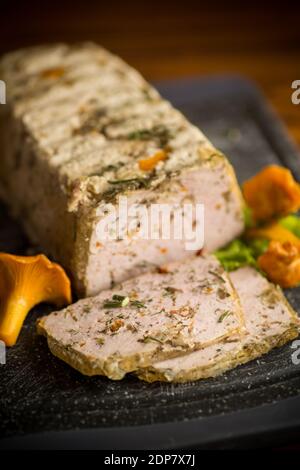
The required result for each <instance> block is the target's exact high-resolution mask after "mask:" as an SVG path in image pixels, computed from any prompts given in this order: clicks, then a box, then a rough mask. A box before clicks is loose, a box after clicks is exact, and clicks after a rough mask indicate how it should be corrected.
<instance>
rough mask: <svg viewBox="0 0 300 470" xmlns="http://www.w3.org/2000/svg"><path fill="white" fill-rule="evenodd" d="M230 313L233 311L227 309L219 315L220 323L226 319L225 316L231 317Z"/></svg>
mask: <svg viewBox="0 0 300 470" xmlns="http://www.w3.org/2000/svg"><path fill="white" fill-rule="evenodd" d="M230 315H232V312H230V311H229V310H226V311H225V312H223V313H222V315H221V316H220V317H219V319H218V323H222V321H223V320H225V318H227V317H229V316H230Z"/></svg>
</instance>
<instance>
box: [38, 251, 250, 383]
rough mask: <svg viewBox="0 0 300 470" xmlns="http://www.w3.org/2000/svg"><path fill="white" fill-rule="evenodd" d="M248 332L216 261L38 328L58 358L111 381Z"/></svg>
mask: <svg viewBox="0 0 300 470" xmlns="http://www.w3.org/2000/svg"><path fill="white" fill-rule="evenodd" d="M242 327H243V318H242V313H241V308H240V303H239V299H238V297H237V295H236V293H235V290H234V289H233V287H232V284H231V282H230V279H229V276H228V275H227V273H226V272H225V271H224V269H223V268H222V267H221V266H220V264H219V262H218V261H217V260H216V258H215V257H213V256H208V257H195V258H194V259H193V260H191V261H189V262H187V263H182V264H181V263H174V264H170V265H168V266H167V267H165V268H164V269H163V272H160V273H148V274H144V275H142V276H139V277H138V278H135V279H132V280H129V281H126V282H124V283H123V284H122V285H120V286H118V287H116V288H114V289H113V290H108V291H103V292H101V293H100V294H99V295H98V296H96V297H94V298H89V299H83V300H80V301H79V302H77V303H75V304H73V305H71V306H69V307H68V308H66V309H64V310H62V311H60V312H54V313H52V314H50V315H48V316H46V317H43V318H42V319H40V320H39V321H38V332H39V333H40V334H43V335H45V336H46V337H47V340H48V345H49V348H50V350H51V351H52V353H53V354H54V355H56V356H58V357H59V358H60V359H63V360H64V361H66V362H67V363H68V364H70V365H71V366H72V367H74V368H75V369H78V370H79V371H80V372H82V373H83V374H86V375H97V374H98V375H106V376H108V377H109V378H111V379H121V378H123V377H124V375H125V374H126V373H127V372H130V371H133V370H135V369H137V368H140V367H146V366H148V365H150V364H151V363H153V362H155V361H157V360H161V359H165V358H169V357H174V356H178V355H181V354H185V353H186V352H187V351H193V350H196V349H199V348H200V347H204V346H206V345H209V344H213V343H215V342H218V341H220V340H221V339H224V338H227V337H228V336H231V335H233V334H238V333H239V332H240V331H241V329H242Z"/></svg>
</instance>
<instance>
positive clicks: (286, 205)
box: [243, 165, 300, 221]
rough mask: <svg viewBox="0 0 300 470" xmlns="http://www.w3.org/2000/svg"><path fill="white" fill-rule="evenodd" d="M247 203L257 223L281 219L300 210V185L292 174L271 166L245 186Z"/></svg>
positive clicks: (244, 192)
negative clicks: (276, 218)
mask: <svg viewBox="0 0 300 470" xmlns="http://www.w3.org/2000/svg"><path fill="white" fill-rule="evenodd" d="M243 194H244V198H245V201H246V203H247V204H248V206H249V207H250V209H251V210H252V215H253V218H254V219H255V220H256V221H263V220H268V219H271V218H273V217H280V216H283V215H287V214H289V213H291V212H296V211H297V210H298V209H299V208H300V185H299V184H298V183H297V182H296V181H295V180H294V178H293V176H292V174H291V172H290V171H289V170H288V169H286V168H282V167H280V166H277V165H270V166H267V167H266V168H264V169H263V170H262V171H260V172H259V173H258V174H257V175H255V176H253V178H250V179H249V180H248V181H246V182H245V183H244V185H243Z"/></svg>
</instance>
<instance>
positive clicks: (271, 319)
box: [138, 267, 300, 382]
mask: <svg viewBox="0 0 300 470" xmlns="http://www.w3.org/2000/svg"><path fill="white" fill-rule="evenodd" d="M230 278H231V280H232V283H233V285H234V287H235V289H236V290H237V293H238V295H239V297H240V301H241V305H242V309H243V313H244V318H245V327H246V332H245V334H244V335H242V336H237V337H234V336H233V337H229V338H226V339H225V340H222V341H220V342H219V343H215V344H213V345H210V346H208V347H206V348H204V349H201V350H199V351H196V352H192V353H191V354H187V355H184V356H181V357H178V358H176V359H170V360H166V361H161V362H158V363H156V364H153V365H152V366H151V367H149V368H145V369H141V370H140V371H139V372H138V376H139V378H140V379H143V380H146V381H148V382H154V381H156V380H160V381H168V382H187V381H192V380H199V379H204V378H208V377H214V376H216V375H219V374H221V373H223V372H225V371H226V370H229V369H232V368H234V367H236V366H237V365H239V364H243V363H245V362H248V361H250V360H252V359H255V358H256V357H259V356H261V355H262V354H264V353H267V352H268V351H270V350H271V349H272V348H274V347H278V346H281V345H283V344H285V343H286V342H288V341H290V340H292V339H294V338H296V337H297V336H298V334H299V328H300V323H299V319H298V317H297V314H296V312H294V310H293V309H292V307H291V306H290V305H289V303H288V302H287V300H286V298H285V297H284V295H283V293H282V292H281V290H280V288H279V287H276V286H275V285H273V284H271V283H269V282H268V281H267V279H266V278H264V277H263V276H262V275H261V274H259V273H258V272H257V271H255V270H254V269H253V268H250V267H245V268H240V269H238V270H237V271H235V272H233V273H231V274H230Z"/></svg>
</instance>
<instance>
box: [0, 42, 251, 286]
mask: <svg viewBox="0 0 300 470" xmlns="http://www.w3.org/2000/svg"><path fill="white" fill-rule="evenodd" d="M0 77H1V79H3V80H4V81H5V82H6V85H7V105H6V106H1V107H0V113H1V114H0V158H1V164H0V194H1V197H2V198H3V199H4V200H5V201H6V202H7V204H8V205H9V207H10V208H11V212H12V214H13V215H14V216H17V217H19V218H20V220H21V222H22V223H23V225H24V227H25V229H26V231H27V233H28V235H29V236H30V237H31V239H32V240H33V241H34V242H37V243H38V245H39V246H40V247H41V248H42V249H43V250H44V251H46V252H47V253H48V254H49V255H51V256H52V257H54V258H55V259H56V260H57V261H59V262H61V263H62V264H63V265H64V266H65V267H66V268H67V269H68V270H69V272H70V273H71V274H72V276H73V280H74V281H75V286H76V288H77V290H78V292H79V293H80V294H81V295H92V294H96V293H97V292H99V291H100V290H101V289H104V288H106V289H107V288H109V287H110V286H112V285H113V284H114V283H117V282H121V281H123V280H125V279H127V278H130V277H133V276H136V275H138V274H140V273H142V272H145V271H148V270H149V269H150V268H151V267H153V265H161V264H164V263H167V262H170V261H177V260H180V259H184V258H185V257H186V256H187V255H191V254H192V251H187V250H186V244H185V240H184V239H183V240H174V239H170V240H164V239H159V240H144V239H142V238H140V239H139V238H138V237H136V238H137V239H135V237H133V236H132V233H128V234H127V236H126V237H125V239H120V238H119V239H116V240H106V241H105V243H101V242H99V240H98V237H97V230H96V227H97V224H98V223H99V221H101V217H103V213H102V215H101V211H100V210H99V209H101V208H102V209H103V207H104V204H105V203H107V202H110V203H112V204H113V205H114V206H116V207H117V206H118V203H119V196H120V195H127V196H128V198H129V203H130V204H132V205H133V204H144V205H146V206H147V207H148V206H149V205H150V204H151V203H158V202H163V203H171V204H174V205H176V204H179V205H182V204H184V203H186V202H192V203H202V204H204V206H205V245H204V249H205V250H206V252H210V251H212V250H214V249H216V248H218V247H220V246H222V245H224V244H226V243H227V242H229V241H230V240H231V239H233V238H234V237H235V236H237V235H238V234H239V233H240V232H241V231H242V229H243V207H242V206H243V203H242V199H241V195H240V191H239V188H238V185H237V182H236V179H235V175H234V172H233V170H232V167H231V166H230V164H229V163H228V161H227V160H226V158H225V157H224V156H223V155H222V154H221V153H220V152H219V151H217V150H216V149H215V148H214V147H213V146H212V144H211V143H210V142H209V141H208V140H207V139H206V137H205V136H204V135H203V134H202V133H201V132H200V130H199V129H197V128H196V127H194V126H192V125H191V124H190V123H189V122H188V121H187V120H186V119H185V118H184V116H183V115H182V114H181V113H180V112H178V111H176V110H175V109H174V108H173V107H172V106H171V105H170V104H169V103H168V102H167V101H165V100H163V99H162V98H161V97H160V96H159V94H158V93H157V92H156V91H155V90H154V89H153V88H152V87H151V86H150V85H149V84H148V83H147V82H145V80H144V79H143V78H142V77H141V76H140V75H139V74H138V73H137V72H136V71H135V70H133V69H132V68H130V67H129V66H128V65H126V64H125V63H124V62H123V61H122V60H121V59H119V58H118V57H116V56H114V55H112V54H110V53H109V52H107V51H106V50H104V49H102V48H101V47H99V46H96V45H94V44H90V43H84V44H80V45H76V46H75V45H74V46H67V45H63V44H59V45H49V46H44V47H36V48H31V49H27V50H21V51H17V52H14V53H11V54H8V55H6V56H4V58H3V59H2V61H1V63H0ZM195 224H196V225H197V221H195ZM194 251H197V247H195V250H194Z"/></svg>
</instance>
